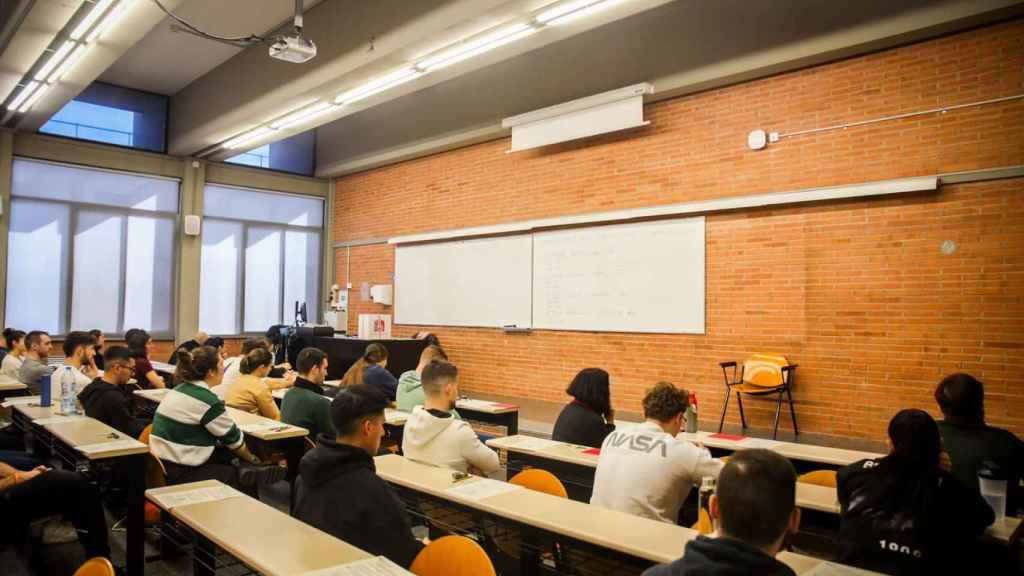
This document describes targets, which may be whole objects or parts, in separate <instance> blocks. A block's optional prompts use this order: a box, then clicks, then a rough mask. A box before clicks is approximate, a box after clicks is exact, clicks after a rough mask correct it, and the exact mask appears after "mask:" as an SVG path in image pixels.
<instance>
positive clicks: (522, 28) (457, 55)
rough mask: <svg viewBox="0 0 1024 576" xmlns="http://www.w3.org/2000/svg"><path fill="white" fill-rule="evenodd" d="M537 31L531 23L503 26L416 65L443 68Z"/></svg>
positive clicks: (431, 68) (434, 68)
mask: <svg viewBox="0 0 1024 576" xmlns="http://www.w3.org/2000/svg"><path fill="white" fill-rule="evenodd" d="M536 31H537V29H536V28H534V27H533V26H530V25H529V24H515V25H513V26H509V27H507V28H502V29H501V30H498V31H496V32H493V33H491V34H486V35H484V36H481V37H480V38H478V39H476V40H472V41H469V42H466V43H465V44H463V45H461V46H458V47H456V48H453V49H451V50H446V51H444V52H441V53H440V54H436V55H434V56H430V57H428V58H424V59H423V60H420V61H419V62H417V63H416V67H417V68H419V69H421V70H424V71H426V72H432V71H434V70H440V69H441V68H444V67H446V66H451V65H452V64H457V63H459V62H462V61H463V60H468V59H469V58H472V57H474V56H479V55H480V54H483V53H484V52H488V51H490V50H494V49H495V48H498V47H500V46H504V45H506V44H511V43H512V42H515V41H516V40H519V39H520V38H525V37H527V36H529V35H530V34H533V33H534V32H536Z"/></svg>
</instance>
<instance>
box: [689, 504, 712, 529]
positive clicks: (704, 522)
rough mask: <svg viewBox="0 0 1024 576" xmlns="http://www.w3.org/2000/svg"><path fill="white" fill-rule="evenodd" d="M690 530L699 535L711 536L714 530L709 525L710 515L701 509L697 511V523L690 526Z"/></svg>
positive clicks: (710, 524)
mask: <svg viewBox="0 0 1024 576" xmlns="http://www.w3.org/2000/svg"><path fill="white" fill-rule="evenodd" d="M690 528H693V529H694V530H696V531H697V532H700V533H701V534H711V533H712V532H714V530H715V527H714V525H713V524H712V523H711V515H710V514H708V511H707V510H705V509H703V508H700V509H698V510H697V523H696V524H694V525H693V526H690Z"/></svg>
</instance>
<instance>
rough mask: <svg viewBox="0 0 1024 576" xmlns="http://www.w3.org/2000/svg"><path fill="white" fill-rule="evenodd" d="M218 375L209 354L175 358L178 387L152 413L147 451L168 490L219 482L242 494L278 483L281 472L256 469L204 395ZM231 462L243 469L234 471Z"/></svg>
mask: <svg viewBox="0 0 1024 576" xmlns="http://www.w3.org/2000/svg"><path fill="white" fill-rule="evenodd" d="M223 375H224V363H223V360H221V357H220V354H219V353H218V352H217V350H216V349H214V348H211V347H209V346H201V347H199V348H196V349H195V350H193V351H192V352H185V351H182V352H180V353H179V354H178V365H177V371H176V372H175V374H174V377H175V380H176V381H177V382H178V385H177V386H175V387H174V388H173V389H172V390H171V391H169V392H168V393H167V395H166V396H164V399H163V400H162V401H161V402H160V405H159V406H158V407H157V409H156V415H155V416H154V417H153V431H152V433H151V434H150V436H149V449H150V451H151V452H152V453H153V455H155V456H156V457H157V458H159V459H160V460H162V461H163V463H164V468H165V469H166V470H167V482H168V483H169V484H184V483H186V482H197V481H199V480H220V481H221V482H223V483H225V484H229V485H231V486H234V487H236V488H239V489H243V490H245V489H246V488H250V489H251V488H253V487H254V486H255V485H256V484H271V483H273V482H277V481H278V480H281V479H282V478H284V475H285V472H286V470H285V469H284V468H282V467H281V466H278V465H277V464H276V463H274V464H267V465H262V466H257V465H258V464H260V460H259V459H258V458H256V457H255V456H253V455H252V453H251V452H249V449H248V448H246V446H245V442H244V438H243V436H242V431H241V430H239V429H238V426H237V425H236V424H235V421H234V420H232V419H231V415H230V414H228V412H227V409H226V408H225V407H224V403H223V402H221V401H220V400H219V399H218V398H217V396H216V395H214V393H213V392H210V386H215V385H217V383H219V382H220V379H221V378H222V377H223ZM236 458H237V459H239V460H241V461H242V462H244V463H248V464H249V465H248V466H244V465H236V464H235V459H236ZM247 491H248V492H249V493H250V494H252V493H253V492H254V491H253V490H247Z"/></svg>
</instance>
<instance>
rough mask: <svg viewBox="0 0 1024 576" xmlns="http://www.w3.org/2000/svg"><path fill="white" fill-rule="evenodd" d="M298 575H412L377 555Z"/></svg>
mask: <svg viewBox="0 0 1024 576" xmlns="http://www.w3.org/2000/svg"><path fill="white" fill-rule="evenodd" d="M300 576H412V572H409V571H408V570H406V569H404V568H402V567H401V566H399V565H398V564H395V563H394V562H392V561H391V560H388V559H387V558H385V557H383V556H377V557H376V558H367V559H365V560H357V561H355V562H349V563H348V564H342V565H340V566H331V567H330V568H324V569H323V570H314V571H312V572H303V573H302V574H300Z"/></svg>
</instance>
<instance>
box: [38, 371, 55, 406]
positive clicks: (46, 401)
mask: <svg viewBox="0 0 1024 576" xmlns="http://www.w3.org/2000/svg"><path fill="white" fill-rule="evenodd" d="M52 394H53V390H51V389H50V375H49V374H46V375H45V376H43V377H42V378H40V379H39V405H40V406H43V407H48V406H50V400H51V398H50V396H51V395H52Z"/></svg>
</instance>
